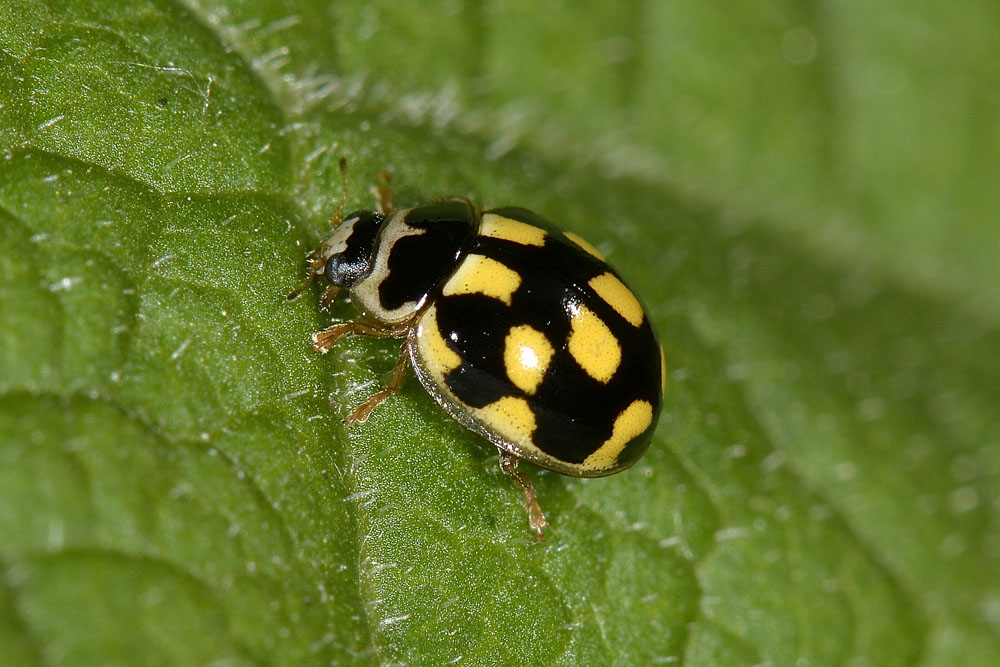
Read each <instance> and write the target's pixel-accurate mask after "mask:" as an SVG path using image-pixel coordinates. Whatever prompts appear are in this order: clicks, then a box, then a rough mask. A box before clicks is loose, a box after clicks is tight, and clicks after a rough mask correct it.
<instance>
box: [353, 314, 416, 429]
mask: <svg viewBox="0 0 1000 667" xmlns="http://www.w3.org/2000/svg"><path fill="white" fill-rule="evenodd" d="M355 321H356V320H355ZM409 365H410V354H409V350H408V349H407V346H406V345H403V350H402V352H401V353H400V355H399V361H397V362H396V367H395V368H393V369H392V375H390V376H389V381H388V382H386V383H385V389H383V390H382V391H380V392H378V393H377V394H372V395H371V396H369V397H368V400H366V401H365V402H364V403H362V404H361V405H359V406H358V407H356V408H354V410H352V411H351V414H349V415H347V419H345V420H344V423H345V424H347V425H348V426H354V425H355V424H364V423H365V421H366V420H367V419H368V417H369V416H370V415H371V413H372V411H373V410H374V409H375V408H377V407H378V406H380V405H382V404H383V403H385V402H386V400H388V398H389V397H390V396H392V395H393V394H397V393H399V390H400V389H402V387H403V380H404V379H405V378H406V369H407V368H408V367H409Z"/></svg>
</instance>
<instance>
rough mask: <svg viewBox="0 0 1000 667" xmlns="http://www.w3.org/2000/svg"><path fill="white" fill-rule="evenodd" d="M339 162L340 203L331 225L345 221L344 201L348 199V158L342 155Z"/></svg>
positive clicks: (334, 225) (335, 225)
mask: <svg viewBox="0 0 1000 667" xmlns="http://www.w3.org/2000/svg"><path fill="white" fill-rule="evenodd" d="M337 164H338V165H339V166H340V203H339V204H337V212H336V213H334V214H333V219H332V220H331V221H330V226H331V227H337V226H338V225H340V223H341V222H343V220H344V203H345V202H346V201H347V158H345V157H341V158H340V161H339V162H338V163H337Z"/></svg>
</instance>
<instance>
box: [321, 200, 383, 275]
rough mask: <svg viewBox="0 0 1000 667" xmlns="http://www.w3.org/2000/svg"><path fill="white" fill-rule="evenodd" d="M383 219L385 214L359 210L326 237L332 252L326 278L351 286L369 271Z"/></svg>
mask: <svg viewBox="0 0 1000 667" xmlns="http://www.w3.org/2000/svg"><path fill="white" fill-rule="evenodd" d="M382 222H383V218H382V216H381V215H379V214H378V213H375V212H374V211H356V212H354V213H351V214H350V215H349V216H347V217H346V218H345V219H344V222H342V223H341V226H340V227H338V228H337V229H336V230H334V232H333V236H331V237H330V239H329V241H327V248H328V252H332V253H333V254H331V255H330V256H329V257H328V258H327V260H326V264H325V265H324V266H323V275H324V276H326V279H327V280H329V281H330V282H331V283H333V284H334V285H338V286H340V287H350V286H351V285H353V284H354V283H355V282H357V280H358V279H359V278H360V277H361V276H362V275H364V274H365V272H367V271H368V268H369V266H370V265H371V256H372V251H373V250H374V249H375V237H376V236H377V235H378V230H379V228H380V227H381V226H382Z"/></svg>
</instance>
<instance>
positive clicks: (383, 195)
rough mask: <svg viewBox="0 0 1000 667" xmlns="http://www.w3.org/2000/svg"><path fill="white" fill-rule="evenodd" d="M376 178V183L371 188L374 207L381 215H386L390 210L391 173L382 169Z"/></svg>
mask: <svg viewBox="0 0 1000 667" xmlns="http://www.w3.org/2000/svg"><path fill="white" fill-rule="evenodd" d="M378 180H379V183H378V185H373V186H372V189H371V192H372V194H373V195H375V208H376V209H377V210H378V212H379V213H381V214H382V215H388V214H389V212H390V211H392V175H391V174H389V172H387V171H383V172H382V173H381V174H379V175H378Z"/></svg>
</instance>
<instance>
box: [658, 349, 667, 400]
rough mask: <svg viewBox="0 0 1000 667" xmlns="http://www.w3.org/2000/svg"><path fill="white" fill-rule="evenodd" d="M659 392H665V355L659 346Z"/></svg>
mask: <svg viewBox="0 0 1000 667" xmlns="http://www.w3.org/2000/svg"><path fill="white" fill-rule="evenodd" d="M660 393H661V394H666V393H667V355H666V353H665V352H664V351H663V346H662V345H661V346H660Z"/></svg>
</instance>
